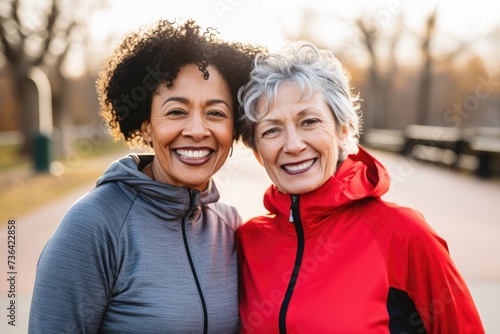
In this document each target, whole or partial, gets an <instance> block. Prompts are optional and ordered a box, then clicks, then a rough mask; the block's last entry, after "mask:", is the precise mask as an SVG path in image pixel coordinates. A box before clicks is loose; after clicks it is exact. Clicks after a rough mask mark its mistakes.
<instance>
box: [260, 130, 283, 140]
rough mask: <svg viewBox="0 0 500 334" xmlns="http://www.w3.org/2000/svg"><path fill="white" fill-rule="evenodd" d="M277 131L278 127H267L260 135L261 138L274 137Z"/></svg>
mask: <svg viewBox="0 0 500 334" xmlns="http://www.w3.org/2000/svg"><path fill="white" fill-rule="evenodd" d="M278 133H279V129H278V128H270V129H267V130H266V131H264V132H262V134H261V135H260V136H261V137H262V138H264V137H268V138H269V137H274V136H276V135H277V134H278Z"/></svg>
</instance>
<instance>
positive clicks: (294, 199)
mask: <svg viewBox="0 0 500 334" xmlns="http://www.w3.org/2000/svg"><path fill="white" fill-rule="evenodd" d="M294 207H297V195H292V205H291V206H290V218H288V221H289V222H290V223H293V208H294Z"/></svg>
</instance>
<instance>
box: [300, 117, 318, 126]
mask: <svg viewBox="0 0 500 334" xmlns="http://www.w3.org/2000/svg"><path fill="white" fill-rule="evenodd" d="M319 122H320V120H319V119H317V118H308V119H305V120H303V121H302V125H306V126H307V125H314V124H316V123H319Z"/></svg>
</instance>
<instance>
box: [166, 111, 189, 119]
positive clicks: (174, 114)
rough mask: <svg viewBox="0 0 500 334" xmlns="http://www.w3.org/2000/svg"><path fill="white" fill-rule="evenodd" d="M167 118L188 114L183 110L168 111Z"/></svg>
mask: <svg viewBox="0 0 500 334" xmlns="http://www.w3.org/2000/svg"><path fill="white" fill-rule="evenodd" d="M165 115H166V116H174V117H175V116H177V117H178V116H184V115H186V112H185V111H184V110H182V109H171V110H168V111H167V112H166V113H165Z"/></svg>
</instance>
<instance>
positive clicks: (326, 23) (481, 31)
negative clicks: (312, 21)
mask: <svg viewBox="0 0 500 334" xmlns="http://www.w3.org/2000/svg"><path fill="white" fill-rule="evenodd" d="M436 7H437V8H438V10H439V17H438V29H439V31H440V32H441V36H443V37H442V39H441V41H440V43H439V46H440V47H442V48H445V47H447V45H448V43H451V44H452V43H454V41H456V39H465V40H469V41H474V42H473V43H474V47H477V48H478V49H480V50H481V52H482V53H484V54H486V55H490V54H492V53H493V52H492V50H490V49H491V45H481V38H482V37H483V36H484V35H486V34H488V33H489V32H490V31H491V29H492V27H493V26H497V27H499V26H500V11H498V10H496V9H495V7H496V1H495V0H475V1H473V2H471V1H464V0H459V1H452V0H442V1H437V0H418V1H416V0H366V1H362V0H324V1H314V0H295V1H294V0H176V1H168V0H161V1H160V0H140V1H137V0H108V6H107V7H106V8H102V9H99V10H97V11H96V12H95V13H94V14H93V15H92V16H91V17H89V18H88V20H87V24H88V27H89V29H90V33H91V36H92V38H93V40H94V41H95V42H96V44H95V48H96V50H98V51H97V52H99V53H101V52H102V56H103V55H104V53H106V52H107V53H109V52H111V49H112V47H113V46H116V43H118V41H119V40H120V37H123V34H125V33H127V32H130V31H133V30H137V28H139V27H140V26H141V25H148V24H149V23H151V22H154V21H156V20H158V19H169V20H170V19H180V20H185V19H188V18H193V19H194V20H195V21H196V22H197V23H198V24H199V25H200V26H202V27H208V26H210V27H215V28H217V29H218V30H219V32H220V33H221V37H223V38H226V39H230V40H238V41H241V42H248V43H258V44H262V45H265V46H267V47H268V48H270V49H271V50H272V49H274V48H276V47H277V46H279V45H280V44H281V43H282V42H283V41H284V39H285V34H284V32H283V30H284V29H286V30H288V31H290V32H292V33H293V32H298V31H299V27H300V19H301V15H302V13H303V11H304V10H305V9H311V10H314V11H316V12H319V13H321V14H322V17H321V20H318V23H317V25H315V26H314V27H313V28H312V33H314V35H315V36H318V37H319V38H325V39H328V40H329V41H331V42H330V43H346V41H349V39H354V38H355V33H356V30H355V27H354V26H353V25H352V23H348V22H352V20H353V19H354V18H357V17H360V16H361V15H363V17H364V19H365V20H370V21H371V22H372V23H373V24H378V25H379V26H380V27H382V28H384V29H385V28H387V29H390V28H391V27H392V26H394V25H395V20H396V18H397V17H398V15H399V14H400V13H404V18H405V25H407V26H409V27H410V29H411V30H412V31H415V32H419V31H421V28H422V27H423V25H424V23H425V18H426V17H427V16H428V14H429V13H430V11H432V10H433V9H434V8H436ZM499 38H500V37H499ZM110 42H113V43H115V44H110ZM483 44H491V43H486V42H485V43H483ZM496 44H497V45H498V44H499V43H498V42H497V43H496ZM496 51H498V50H496ZM95 56H97V57H100V56H101V55H100V54H96V55H95Z"/></svg>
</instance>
